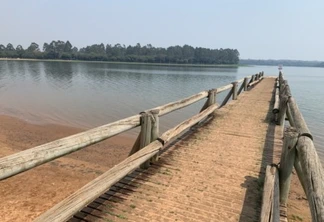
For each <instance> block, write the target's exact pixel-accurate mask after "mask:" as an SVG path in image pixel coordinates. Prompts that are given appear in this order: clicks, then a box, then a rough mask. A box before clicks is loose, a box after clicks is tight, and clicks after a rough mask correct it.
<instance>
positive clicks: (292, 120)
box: [286, 103, 296, 127]
mask: <svg viewBox="0 0 324 222" xmlns="http://www.w3.org/2000/svg"><path fill="white" fill-rule="evenodd" d="M286 116H287V118H288V121H289V124H290V126H291V127H296V125H295V122H294V118H293V117H292V114H291V110H290V105H289V103H287V110H286Z"/></svg>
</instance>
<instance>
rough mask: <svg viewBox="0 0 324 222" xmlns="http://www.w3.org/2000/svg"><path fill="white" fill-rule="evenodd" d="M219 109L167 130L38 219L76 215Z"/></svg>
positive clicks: (213, 109) (215, 106) (54, 219)
mask: <svg viewBox="0 0 324 222" xmlns="http://www.w3.org/2000/svg"><path fill="white" fill-rule="evenodd" d="M216 109H217V105H216V104H214V105H212V106H210V107H208V108H207V109H205V110H204V111H202V112H201V113H199V114H197V115H195V116H193V117H192V118H190V119H188V120H186V121H184V122H182V123H180V124H179V125H177V126H176V127H174V128H172V129H170V130H168V131H166V132H165V133H163V135H162V136H161V137H160V139H159V140H155V141H154V142H152V143H150V144H149V145H148V146H146V147H144V148H143V149H141V150H139V151H138V152H136V153H134V154H133V155H132V156H129V157H128V158H126V159H125V160H124V161H122V162H121V163H119V164H117V165H116V166H114V167H113V168H111V169H110V170H108V171H107V172H106V173H104V174H102V175H101V176H99V177H98V178H96V179H95V180H93V181H91V182H90V183H88V184H87V185H85V186H84V187H82V188H81V189H80V190H78V191H76V192H75V193H73V194H72V195H71V196H69V197H68V198H66V199H65V200H63V201H62V202H60V203H58V204H57V205H55V206H54V207H52V208H51V209H50V210H48V211H47V212H45V213H44V214H42V215H41V216H40V217H38V218H37V219H36V220H35V221H38V222H40V221H52V222H56V221H57V222H58V221H66V220H68V219H69V218H70V217H72V216H73V215H74V214H75V213H76V212H78V211H79V210H81V209H82V208H83V207H84V206H86V205H88V204H89V203H91V202H92V201H93V200H95V199H96V198H97V197H99V196H100V195H101V194H102V193H104V192H106V191H107V190H108V189H109V188H110V187H111V186H112V185H114V184H115V183H116V182H118V181H119V180H120V179H122V178H123V177H124V176H126V175H127V174H129V173H130V172H132V171H134V170H135V169H136V168H138V167H139V166H140V165H141V164H142V163H144V162H145V161H147V160H149V159H150V158H152V157H153V156H154V155H156V154H157V153H158V152H159V151H161V150H162V148H163V145H162V143H161V142H160V141H163V144H166V143H168V142H171V141H172V140H173V139H175V138H176V137H178V136H180V135H181V134H182V133H184V132H185V131H186V130H187V129H189V128H190V127H191V126H193V125H195V124H197V123H198V122H200V121H202V120H203V119H204V118H206V117H208V116H209V115H210V114H211V113H212V112H214V111H215V110H216Z"/></svg>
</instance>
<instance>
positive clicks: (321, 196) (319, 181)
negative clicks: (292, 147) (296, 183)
mask: <svg viewBox="0 0 324 222" xmlns="http://www.w3.org/2000/svg"><path fill="white" fill-rule="evenodd" d="M296 149H297V155H298V159H299V161H300V166H301V170H302V173H303V174H302V175H301V176H303V177H304V178H303V180H302V181H304V182H305V187H306V195H307V199H308V203H309V207H310V210H311V214H312V221H324V170H323V167H322V164H321V161H320V159H319V157H318V155H317V153H316V149H315V146H314V143H313V141H312V140H311V138H309V137H307V136H301V137H299V139H298V143H297V147H296Z"/></svg>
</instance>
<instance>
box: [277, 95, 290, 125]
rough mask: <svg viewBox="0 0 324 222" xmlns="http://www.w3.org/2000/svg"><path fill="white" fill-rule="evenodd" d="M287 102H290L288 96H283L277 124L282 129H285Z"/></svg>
mask: <svg viewBox="0 0 324 222" xmlns="http://www.w3.org/2000/svg"><path fill="white" fill-rule="evenodd" d="M287 102H288V96H286V95H282V96H281V98H280V105H279V107H280V109H279V115H278V122H277V124H278V125H280V126H282V127H284V124H285V115H286V111H287Z"/></svg>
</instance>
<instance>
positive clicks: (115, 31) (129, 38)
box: [0, 0, 324, 60]
mask: <svg viewBox="0 0 324 222" xmlns="http://www.w3.org/2000/svg"><path fill="white" fill-rule="evenodd" d="M52 40H63V41H66V40H69V41H70V42H71V43H72V45H73V46H77V47H79V48H80V47H83V46H85V45H90V44H94V43H104V44H107V43H110V44H116V43H121V44H125V45H135V44H136V43H141V45H145V44H149V43H150V44H152V45H153V46H156V47H157V46H160V47H167V46H171V45H184V44H189V45H192V46H194V47H197V46H201V47H208V48H236V49H238V50H239V52H240V54H241V58H256V59H268V58H272V59H282V58H284V59H302V60H324V44H323V42H324V1H323V0H316V1H313V0H310V1H306V0H283V1H282V0H281V1H279V0H271V1H270V0H268V1H262V0H236V1H235V0H222V1H218V0H210V1H207V0H206V1H204V0H199V1H190V0H172V1H171V0H160V1H157V0H155V1H154V0H150V1H149V0H133V1H130V0H128V1H127V0H119V1H118V0H115V1H109V0H101V1H99V0H65V1H63V0H51V1H49V0H29V1H26V0H20V1H18V0H0V44H7V43H9V42H10V43H12V44H13V45H14V46H15V47H16V46H17V44H22V45H23V47H24V48H26V47H27V46H29V44H30V43H31V42H36V43H38V44H39V45H40V46H41V48H42V46H43V43H44V42H51V41H52Z"/></svg>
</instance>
